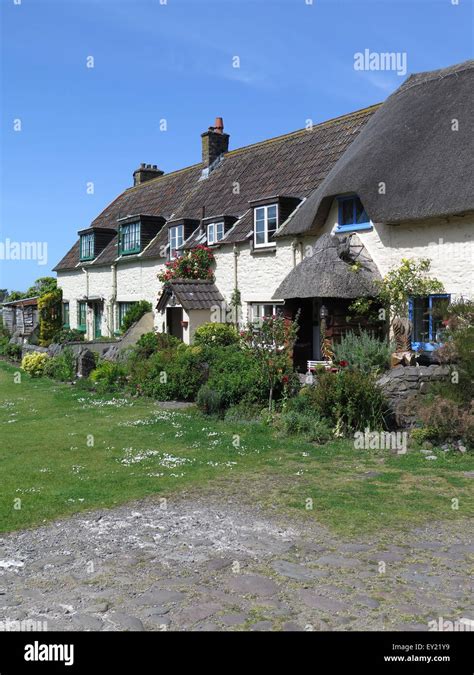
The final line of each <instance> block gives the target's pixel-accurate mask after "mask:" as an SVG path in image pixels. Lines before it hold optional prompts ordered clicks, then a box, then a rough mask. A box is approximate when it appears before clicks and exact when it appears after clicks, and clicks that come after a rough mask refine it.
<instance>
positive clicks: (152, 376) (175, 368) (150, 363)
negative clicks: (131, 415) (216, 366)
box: [130, 344, 204, 401]
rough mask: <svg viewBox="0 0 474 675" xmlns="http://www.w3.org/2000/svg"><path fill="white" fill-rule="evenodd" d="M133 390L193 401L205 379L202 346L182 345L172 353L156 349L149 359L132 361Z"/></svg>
mask: <svg viewBox="0 0 474 675" xmlns="http://www.w3.org/2000/svg"><path fill="white" fill-rule="evenodd" d="M130 378H131V385H132V389H133V390H134V391H135V392H136V393H138V394H142V395H144V396H150V397H152V398H156V399H158V400H159V401H171V400H175V399H179V400H185V401H193V400H195V398H196V395H197V393H198V391H199V388H200V387H201V385H202V384H203V382H204V368H203V364H202V353H201V350H200V348H199V347H187V346H186V345H184V344H180V345H179V346H178V348H177V349H176V350H175V351H174V352H173V353H172V355H171V356H170V354H167V353H166V352H155V353H154V354H152V355H151V356H150V357H149V358H148V359H145V360H142V361H139V360H137V357H136V356H135V358H134V359H133V360H132V362H131V363H130Z"/></svg>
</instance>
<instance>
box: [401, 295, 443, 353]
mask: <svg viewBox="0 0 474 675" xmlns="http://www.w3.org/2000/svg"><path fill="white" fill-rule="evenodd" d="M449 300H450V296H449V295H447V294H441V295H430V296H427V297H418V298H412V299H411V300H410V302H409V316H410V321H411V323H412V338H411V339H412V347H413V349H419V350H420V349H421V350H428V351H432V350H433V349H436V348H437V347H439V346H440V345H441V344H442V341H443V310H444V309H445V308H446V307H447V305H448V304H449Z"/></svg>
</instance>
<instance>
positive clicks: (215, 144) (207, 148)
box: [201, 117, 229, 167]
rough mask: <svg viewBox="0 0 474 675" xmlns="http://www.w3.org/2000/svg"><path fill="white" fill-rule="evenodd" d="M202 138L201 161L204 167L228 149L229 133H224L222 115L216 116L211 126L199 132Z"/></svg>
mask: <svg viewBox="0 0 474 675" xmlns="http://www.w3.org/2000/svg"><path fill="white" fill-rule="evenodd" d="M201 138H202V161H203V164H204V166H205V167H209V166H210V165H211V164H212V163H213V162H215V160H216V159H217V158H218V157H220V155H223V154H224V153H225V152H227V151H228V149H229V134H225V133H224V122H223V120H222V117H216V121H215V123H214V126H213V127H209V129H208V131H205V132H204V133H203V134H201Z"/></svg>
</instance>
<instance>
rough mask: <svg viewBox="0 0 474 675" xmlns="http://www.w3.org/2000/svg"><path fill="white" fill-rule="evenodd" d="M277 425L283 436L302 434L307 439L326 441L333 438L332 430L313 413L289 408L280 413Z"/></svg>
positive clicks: (318, 441)
mask: <svg viewBox="0 0 474 675" xmlns="http://www.w3.org/2000/svg"><path fill="white" fill-rule="evenodd" d="M277 427H279V428H280V429H281V431H282V432H283V433H284V435H285V436H303V437H304V438H305V439H306V440H307V441H312V442H315V443H327V441H329V440H331V438H333V431H332V429H331V426H330V424H329V423H328V422H327V421H326V420H322V419H318V418H317V417H316V416H315V415H314V413H313V414H308V413H301V412H297V411H296V410H290V411H289V412H284V413H282V414H281V415H280V417H279V419H278V422H277Z"/></svg>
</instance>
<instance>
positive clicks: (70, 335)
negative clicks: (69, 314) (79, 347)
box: [53, 328, 84, 345]
mask: <svg viewBox="0 0 474 675" xmlns="http://www.w3.org/2000/svg"><path fill="white" fill-rule="evenodd" d="M83 341H84V333H83V331H81V330H77V329H76V328H63V329H62V330H60V331H59V332H58V333H56V335H55V336H54V338H53V342H54V343H56V344H58V345H62V344H64V343H66V342H83Z"/></svg>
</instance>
